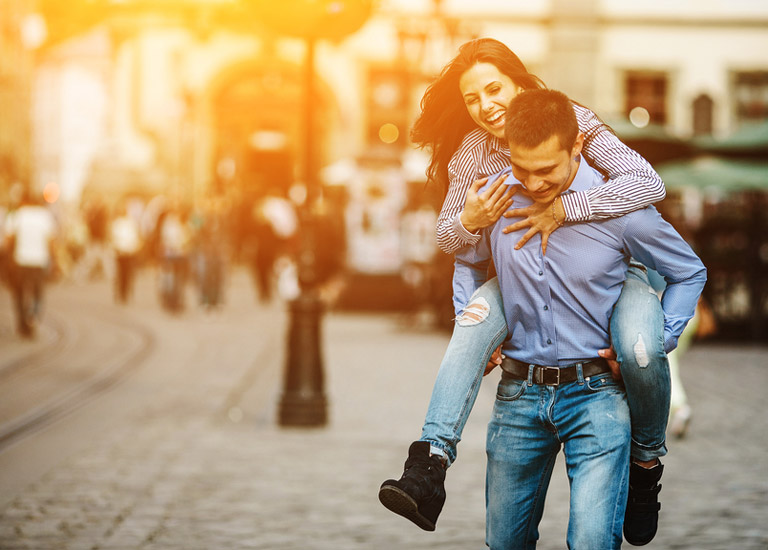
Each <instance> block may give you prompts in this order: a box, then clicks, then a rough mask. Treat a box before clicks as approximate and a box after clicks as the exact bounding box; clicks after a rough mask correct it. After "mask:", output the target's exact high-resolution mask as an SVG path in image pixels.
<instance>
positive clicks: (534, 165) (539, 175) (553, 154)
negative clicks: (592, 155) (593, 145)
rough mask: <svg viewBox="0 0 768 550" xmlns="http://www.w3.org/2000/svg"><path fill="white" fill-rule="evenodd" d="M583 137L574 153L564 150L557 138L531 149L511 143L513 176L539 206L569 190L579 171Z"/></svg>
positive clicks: (510, 154) (580, 135)
mask: <svg viewBox="0 0 768 550" xmlns="http://www.w3.org/2000/svg"><path fill="white" fill-rule="evenodd" d="M583 139H584V136H583V134H581V133H580V134H579V137H578V138H577V139H576V143H575V144H574V146H573V148H572V149H571V150H566V149H563V147H562V146H561V145H560V140H559V139H558V137H557V136H556V135H553V136H551V137H550V138H549V139H548V140H547V141H544V142H542V143H541V144H540V145H538V146H536V147H533V148H531V149H529V148H527V147H521V146H519V145H515V144H514V143H510V144H509V156H510V161H511V165H512V174H513V175H514V176H515V178H517V179H518V180H519V181H520V182H521V183H522V184H523V186H524V187H525V189H526V190H527V191H528V194H529V195H530V197H531V198H532V199H533V200H534V201H535V202H538V203H549V202H552V201H553V200H554V199H555V197H557V196H558V195H559V194H561V193H562V192H563V191H565V190H566V189H568V187H569V186H570V185H571V182H572V181H573V178H574V176H575V175H576V170H577V169H578V166H579V165H578V161H577V160H576V159H577V158H578V155H579V153H580V152H581V145H582V143H583Z"/></svg>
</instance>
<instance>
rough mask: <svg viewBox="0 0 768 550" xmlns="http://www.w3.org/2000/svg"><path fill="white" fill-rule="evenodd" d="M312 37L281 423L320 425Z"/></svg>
mask: <svg viewBox="0 0 768 550" xmlns="http://www.w3.org/2000/svg"><path fill="white" fill-rule="evenodd" d="M314 57H315V39H314V38H308V39H307V56H306V61H305V83H304V139H305V141H304V181H305V185H306V188H307V200H306V203H305V206H304V207H303V208H302V209H301V210H300V220H301V243H300V249H299V256H298V273H299V286H300V289H301V292H300V294H299V296H298V297H297V298H296V299H295V300H293V301H292V302H291V303H290V321H289V328H288V342H287V345H288V349H287V353H286V364H285V372H284V376H283V394H282V396H281V398H280V406H279V415H278V416H279V418H278V420H279V423H280V425H281V426H305V427H308V426H323V425H325V424H326V422H327V417H328V415H327V402H326V398H325V393H324V379H323V354H322V349H321V348H322V346H321V335H320V321H321V316H322V313H323V312H322V303H321V301H320V297H319V293H318V288H317V271H316V266H317V262H316V254H317V243H316V242H315V238H314V235H315V234H316V232H315V230H314V229H315V228H314V225H315V223H316V218H315V216H314V214H313V209H314V204H315V201H316V200H317V198H318V195H319V189H318V181H317V169H316V168H317V167H316V143H317V136H316V134H315V124H314V113H315V108H316V106H315V104H314V101H315V93H314V90H315V85H314V80H315V74H314V73H315V70H314Z"/></svg>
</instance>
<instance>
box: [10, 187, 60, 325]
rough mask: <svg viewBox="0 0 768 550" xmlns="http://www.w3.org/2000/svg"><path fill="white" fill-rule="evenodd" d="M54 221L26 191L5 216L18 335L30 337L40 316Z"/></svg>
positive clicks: (53, 233) (53, 235) (48, 211)
mask: <svg viewBox="0 0 768 550" xmlns="http://www.w3.org/2000/svg"><path fill="white" fill-rule="evenodd" d="M55 231H56V222H55V220H54V218H53V215H52V214H51V212H50V210H49V209H48V208H46V207H45V206H43V205H42V203H41V201H39V200H37V199H35V198H33V197H32V196H31V195H29V194H26V195H25V196H24V197H23V198H22V201H21V204H20V206H19V208H18V209H16V210H15V211H14V212H12V213H10V214H9V215H8V217H7V219H6V227H5V233H6V239H7V241H8V245H7V246H8V249H9V255H10V258H11V273H12V275H11V277H12V279H11V280H12V287H13V295H14V301H15V304H16V319H17V322H18V331H19V334H20V335H21V336H24V337H26V338H31V337H33V336H34V335H35V326H36V324H37V321H38V320H39V318H40V315H41V310H42V301H43V287H44V285H45V278H46V274H47V270H48V269H49V267H50V264H51V260H52V257H53V256H52V247H53V242H54V237H55Z"/></svg>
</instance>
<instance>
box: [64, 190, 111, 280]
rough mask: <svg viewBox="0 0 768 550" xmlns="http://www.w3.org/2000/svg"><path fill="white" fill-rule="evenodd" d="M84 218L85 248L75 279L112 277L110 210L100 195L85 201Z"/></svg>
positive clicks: (76, 269) (75, 271)
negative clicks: (85, 228) (86, 233)
mask: <svg viewBox="0 0 768 550" xmlns="http://www.w3.org/2000/svg"><path fill="white" fill-rule="evenodd" d="M82 213H83V219H84V221H85V224H86V227H87V228H88V239H87V241H86V243H85V250H84V252H83V255H82V257H81V258H80V261H79V262H78V264H77V266H76V267H75V270H74V273H73V275H74V277H75V280H77V281H79V282H87V281H92V280H97V279H100V278H107V279H112V277H113V271H114V259H113V258H112V250H111V248H110V246H109V210H108V209H107V205H106V204H105V203H104V201H103V200H102V199H101V198H100V197H91V198H89V199H87V200H85V201H84V202H83V208H82Z"/></svg>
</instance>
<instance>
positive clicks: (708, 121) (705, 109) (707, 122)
mask: <svg viewBox="0 0 768 550" xmlns="http://www.w3.org/2000/svg"><path fill="white" fill-rule="evenodd" d="M714 106H715V102H714V101H712V98H711V97H709V96H708V95H707V94H701V95H700V96H698V97H697V98H696V99H694V100H693V135H694V136H708V135H711V134H712V111H713V109H714Z"/></svg>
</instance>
